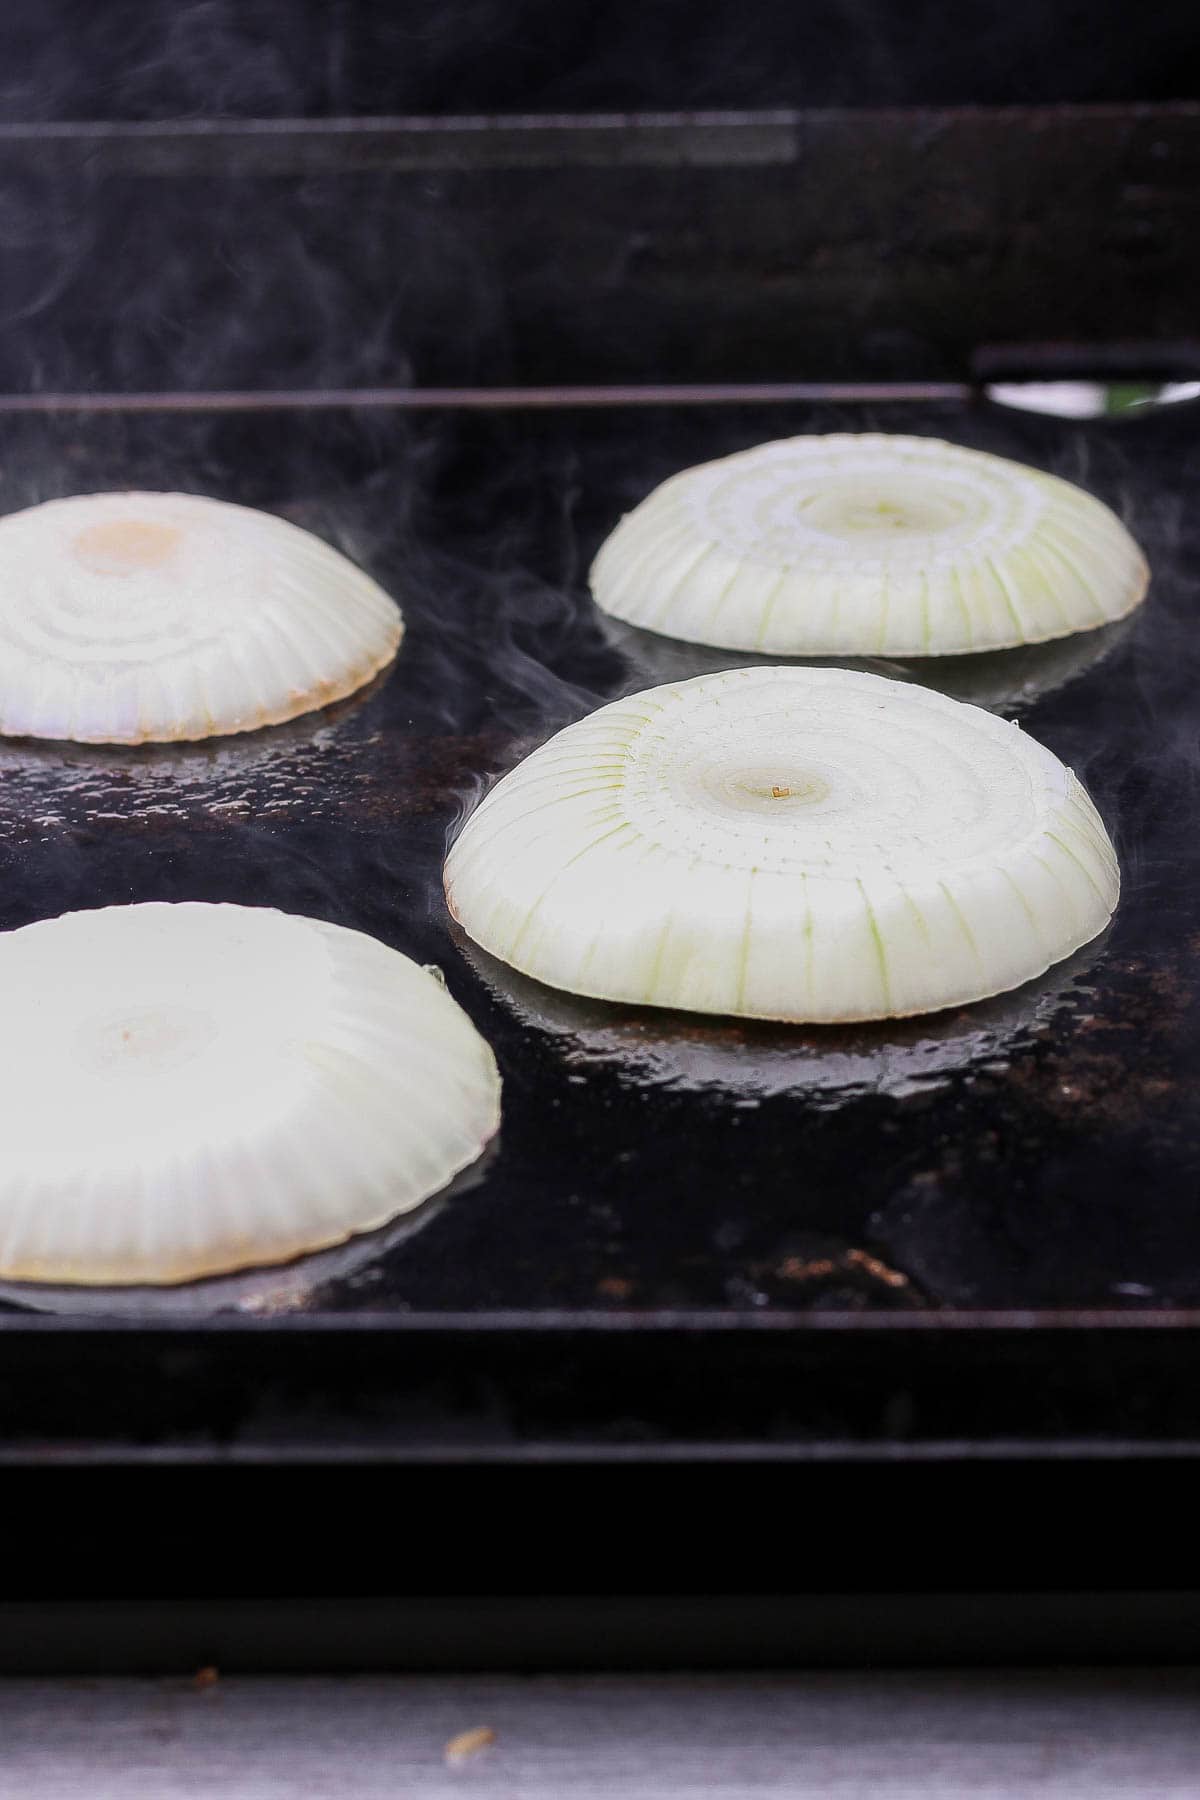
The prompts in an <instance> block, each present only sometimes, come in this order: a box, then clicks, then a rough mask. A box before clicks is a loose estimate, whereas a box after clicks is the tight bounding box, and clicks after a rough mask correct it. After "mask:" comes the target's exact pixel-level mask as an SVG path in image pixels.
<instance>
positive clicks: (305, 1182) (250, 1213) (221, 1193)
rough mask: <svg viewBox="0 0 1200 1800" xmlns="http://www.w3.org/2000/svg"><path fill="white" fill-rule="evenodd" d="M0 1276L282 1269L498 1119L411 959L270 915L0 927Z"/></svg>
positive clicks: (484, 1079)
mask: <svg viewBox="0 0 1200 1800" xmlns="http://www.w3.org/2000/svg"><path fill="white" fill-rule="evenodd" d="M0 992H3V994H4V1013H3V1025H2V1028H0V1092H2V1093H3V1094H4V1103H5V1122H4V1133H3V1138H2V1139H0V1275H2V1276H3V1277H5V1278H6V1279H8V1280H12V1281H42V1282H62V1283H69V1282H78V1283H88V1284H102V1283H141V1282H178V1281H186V1280H191V1279H193V1278H194V1277H198V1276H203V1275H211V1274H217V1273H222V1272H227V1271H230V1270H234V1269H239V1268H246V1267H251V1266H254V1265H256V1264H261V1263H270V1262H282V1261H284V1260H286V1259H288V1258H290V1257H294V1256H298V1255H300V1254H301V1253H302V1252H304V1251H307V1250H314V1249H319V1248H322V1247H324V1246H325V1245H329V1244H336V1243H341V1242H342V1241H343V1240H345V1239H346V1238H348V1237H350V1236H351V1235H352V1234H354V1233H356V1232H361V1231H369V1230H371V1229H373V1228H374V1227H376V1226H379V1225H382V1224H383V1223H385V1222H386V1221H387V1220H389V1219H392V1218H395V1217H396V1216H398V1215H399V1214H400V1213H404V1212H407V1211H409V1210H410V1209H411V1208H412V1207H414V1206H416V1205H418V1203H419V1202H420V1201H422V1200H424V1199H425V1198H427V1196H429V1195H431V1194H434V1193H436V1192H437V1191H438V1190H439V1189H440V1188H442V1187H444V1186H445V1184H446V1183H447V1182H448V1181H449V1180H450V1179H451V1177H452V1176H454V1175H455V1174H456V1173H457V1172H458V1171H459V1170H460V1169H463V1168H465V1167H466V1166H467V1165H468V1164H469V1163H471V1162H473V1161H474V1159H475V1158H476V1157H477V1156H478V1155H479V1153H480V1151H481V1150H482V1149H483V1147H484V1145H485V1144H486V1143H487V1141H488V1139H489V1138H490V1137H491V1136H492V1135H493V1133H494V1132H495V1131H496V1129H497V1126H498V1123H499V1096H500V1082H499V1076H498V1075H497V1072H496V1064H495V1061H494V1059H493V1057H492V1053H491V1051H490V1050H489V1049H488V1046H487V1045H486V1044H485V1043H484V1041H483V1039H482V1038H481V1037H480V1035H479V1033H478V1032H477V1031H476V1030H475V1028H474V1026H473V1025H472V1024H471V1022H470V1020H469V1019H468V1018H467V1016H466V1014H465V1013H464V1012H463V1011H462V1010H461V1009H460V1008H459V1007H458V1006H457V1005H456V1004H455V1002H454V1001H453V1000H452V999H451V998H450V996H449V994H448V993H447V992H446V990H445V988H444V987H443V985H442V984H441V982H440V981H439V980H438V979H437V978H436V976H435V975H434V974H431V973H430V972H429V971H428V970H425V969H422V968H420V967H418V965H417V964H416V963H414V962H411V961H410V960H409V959H408V958H407V957H405V956H401V955H400V954H399V953H398V952H397V951H394V950H390V949H388V948H387V947H386V945H384V944H381V943H378V942H377V941H376V940H375V939H374V938H371V937H367V936H365V935H364V934H363V933H361V932H357V931H348V930H345V929H344V928H342V927H340V926H335V925H327V924H323V923H321V922H319V921H317V920H313V919H301V918H294V917H292V916H290V915H288V914H286V913H279V912H274V911H270V910H268V909H266V908H255V907H242V906H207V905H198V904H185V905H176V906H168V905H145V906H128V907H108V908H105V909H103V910H101V911H97V912H80V913H67V914H64V915H63V917H61V918H58V919H51V920H45V921H42V922H41V923H39V924H36V925H27V926H25V927H24V928H23V929H22V930H20V931H13V932H6V933H4V934H2V935H0Z"/></svg>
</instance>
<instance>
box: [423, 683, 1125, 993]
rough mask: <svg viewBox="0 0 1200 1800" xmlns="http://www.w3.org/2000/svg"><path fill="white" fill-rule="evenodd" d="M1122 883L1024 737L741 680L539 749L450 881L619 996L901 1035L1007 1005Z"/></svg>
mask: <svg viewBox="0 0 1200 1800" xmlns="http://www.w3.org/2000/svg"><path fill="white" fill-rule="evenodd" d="M1118 891H1119V875H1118V870H1117V863H1116V857H1115V855H1114V853H1113V849H1112V846H1111V844H1110V843H1109V841H1108V837H1107V835H1106V833H1105V830H1104V827H1103V825H1102V823H1101V821H1100V818H1099V816H1098V814H1097V812H1096V809H1095V807H1094V806H1093V805H1092V803H1091V801H1090V800H1089V798H1088V796H1087V795H1086V793H1085V792H1084V790H1083V788H1082V787H1081V786H1080V784H1079V782H1078V781H1077V780H1076V779H1075V777H1074V775H1073V774H1072V773H1071V772H1070V770H1068V769H1066V768H1064V766H1063V765H1062V763H1060V762H1059V761H1058V759H1057V757H1055V756H1053V755H1051V753H1050V752H1049V751H1048V750H1046V749H1044V748H1043V747H1042V745H1040V744H1038V743H1036V742H1035V741H1034V740H1033V739H1032V738H1030V737H1028V736H1026V735H1025V734H1024V733H1023V732H1022V731H1021V730H1020V728H1019V727H1018V726H1016V725H1014V724H1010V723H1007V722H1005V721H1003V720H1001V719H998V718H995V717H994V716H993V715H992V714H990V713H985V712H982V711H980V710H979V709H978V708H976V707H973V706H964V705H962V704H961V703H960V702H958V701H955V700H948V699H946V698H945V697H944V696H943V695H940V694H935V693H932V692H930V691H929V690H928V689H925V688H919V687H915V686H909V685H906V684H902V683H899V682H894V681H885V680H882V679H880V678H879V677H878V676H874V675H861V674H856V673H851V672H850V671H847V670H841V669H803V668H801V669H791V668H769V667H768V668H759V669H739V670H733V671H729V672H727V673H725V674H720V675H710V676H704V677H701V678H700V679H698V680H695V681H687V682H682V683H680V684H678V685H676V686H670V687H660V688H651V689H649V690H647V691H646V692H644V693H640V694H634V695H632V696H630V697H629V698H628V699H624V700H618V701H616V702H614V703H613V704H612V705H610V706H605V707H602V708H601V709H600V710H599V711H598V712H596V713H593V714H592V715H591V716H590V717H588V718H586V719H583V720H581V721H580V722H579V723H578V724H575V725H571V726H568V727H567V729H566V730H565V731H561V732H559V733H558V735H557V736H556V737H554V738H552V739H551V740H550V742H549V743H547V744H545V745H543V746H542V748H541V749H540V750H536V751H535V752H534V753H533V755H532V756H530V757H528V758H527V759H526V760H525V761H524V762H523V763H521V764H520V765H519V766H518V767H517V768H516V769H514V770H513V771H512V773H511V774H509V775H507V776H505V777H504V779H503V780H502V781H500V782H499V783H498V784H497V786H496V787H494V788H493V789H492V791H491V792H490V793H489V794H488V795H487V796H486V797H485V798H484V800H483V801H482V802H481V804H480V805H479V806H478V807H477V808H476V810H475V811H474V813H473V814H472V815H471V816H470V818H469V819H468V820H467V823H466V825H465V826H464V828H463V830H462V831H461V833H460V835H459V837H458V838H457V840H456V842H455V843H454V845H453V847H452V849H451V852H450V855H449V858H448V860H447V863H446V893H447V898H448V901H449V905H450V908H451V911H452V913H453V914H454V916H455V917H456V918H457V919H458V920H459V922H460V923H461V925H462V927H463V929H464V930H465V931H466V932H467V934H468V936H470V937H471V938H473V939H474V940H475V942H476V943H478V944H480V945H481V946H482V947H483V948H484V949H485V950H488V951H490V952H491V953H492V954H493V955H494V956H497V957H499V958H501V959H502V960H503V961H505V962H508V963H510V964H511V965H512V966H513V967H514V968H516V969H519V970H520V971H521V972H522V973H524V974H526V975H532V976H535V977H536V978H537V979H538V980H540V981H545V982H548V983H549V984H550V985H551V986H557V987H563V988H567V989H569V990H571V991H572V992H575V993H580V994H587V995H591V996H593V997H595V998H597V999H606V1000H624V1001H630V1002H634V1003H638V1004H649V1005H655V1006H668V1007H680V1008H685V1009H690V1010H694V1011H698V1012H714V1013H731V1014H741V1015H743V1016H747V1017H752V1018H764V1019H795V1020H812V1021H846V1020H855V1019H878V1018H889V1017H902V1016H905V1015H908V1014H913V1013H920V1012H930V1011H934V1010H937V1009H938V1008H941V1007H946V1006H954V1005H958V1004H961V1003H964V1002H967V1001H971V1000H978V999H982V998H984V997H985V996H987V995H991V994H996V993H1001V992H1003V991H1005V990H1006V989H1008V988H1012V987H1016V986H1018V985H1019V984H1020V983H1022V982H1024V981H1027V980H1029V979H1030V978H1031V977H1032V976H1034V975H1038V974H1040V973H1041V972H1042V971H1043V970H1044V969H1046V968H1048V967H1049V966H1050V964H1051V963H1054V962H1057V961H1059V960H1060V959H1061V958H1063V957H1065V956H1068V955H1070V954H1071V952H1072V951H1073V950H1076V949H1078V948H1079V946H1080V945H1081V944H1085V943H1087V942H1088V941H1089V940H1090V939H1091V938H1093V937H1095V936H1096V935H1097V933H1099V932H1100V931H1101V930H1102V929H1103V928H1104V926H1105V925H1106V923H1107V922H1108V920H1109V918H1110V917H1111V915H1112V912H1113V909H1114V907H1115V905H1116V902H1117V896H1118Z"/></svg>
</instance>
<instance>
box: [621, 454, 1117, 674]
mask: <svg viewBox="0 0 1200 1800" xmlns="http://www.w3.org/2000/svg"><path fill="white" fill-rule="evenodd" d="M1148 580H1149V572H1148V570H1147V567H1146V563H1145V560H1144V558H1143V556H1142V554H1141V551H1140V550H1139V549H1138V546H1137V545H1136V544H1135V542H1134V540H1133V539H1132V537H1131V536H1130V535H1129V533H1128V532H1127V531H1126V529H1125V527H1124V526H1123V525H1122V524H1121V522H1120V520H1119V519H1118V518H1117V517H1116V515H1115V514H1114V513H1112V512H1111V511H1110V510H1109V508H1108V507H1106V506H1104V505H1102V504H1101V502H1100V501H1099V500H1096V499H1094V498H1093V497H1092V496H1091V495H1090V494H1086V493H1084V492H1083V490H1082V489H1081V488H1077V487H1074V486H1073V485H1072V484H1071V483H1070V482H1066V481H1061V480H1059V479H1058V478H1057V477H1056V476H1053V475H1046V474H1043V473H1042V472H1041V471H1040V470H1038V469H1031V468H1026V467H1025V466H1024V465H1023V464H1020V463H1015V462H1010V461H1008V460H1007V459H1005V458H1003V457H999V456H990V455H987V454H985V453H983V452H980V451H977V450H965V449H962V448H960V447H959V446H957V445H952V444H945V443H941V442H939V441H938V440H936V439H932V438H916V437H888V436H884V435H874V434H872V435H864V436H853V435H841V436H834V437H799V438H788V439H783V440H781V441H779V442H777V443H771V444H762V445H759V446H758V447H757V448H756V449H753V450H745V451H742V452H740V453H739V454H737V455H735V456H727V457H724V458H723V459H722V460H720V461H719V462H711V463H705V464H703V465H701V466H700V467H698V468H693V469H685V470H684V471H683V472H682V473H681V474H679V475H675V476H673V477H672V478H671V479H670V480H669V481H666V482H664V483H663V484H662V485H661V487H657V488H655V490H654V492H653V493H652V494H650V495H649V496H648V498H647V499H645V500H643V501H642V503H641V505H640V506H638V507H636V508H635V509H634V511H633V512H631V513H629V514H627V515H626V517H625V518H623V519H622V520H621V523H620V524H619V525H618V526H617V528H616V530H615V531H614V532H613V533H612V534H611V536H610V537H609V538H608V539H607V540H606V542H605V543H604V544H603V545H602V546H601V549H600V552H599V555H598V556H597V557H596V560H595V563H594V564H593V567H592V573H591V581H592V591H593V593H594V595H595V597H596V600H597V603H598V604H599V605H600V606H601V607H602V608H603V609H604V611H605V612H608V613H611V614H613V615H614V617H616V618H619V619H624V620H625V621H626V622H627V623H629V624H631V625H640V626H642V627H643V628H644V629H646V630H649V631H657V632H661V633H663V634H664V635H665V636H667V637H676V638H683V639H686V640H688V641H691V642H694V643H701V644H714V645H717V646H719V647H721V648H724V649H730V650H750V651H760V652H766V653H769V654H772V655H777V656H869V655H883V656H948V655H955V654H958V653H960V652H963V651H975V650H999V649H1004V648H1007V647H1010V646H1012V645H1014V644H1033V643H1041V642H1043V641H1044V640H1046V639H1048V638H1056V637H1065V636H1067V635H1068V634H1069V633H1071V632H1073V631H1087V630H1091V629H1092V628H1094V627H1095V626H1097V625H1105V624H1107V623H1109V622H1110V621H1111V620H1113V619H1118V618H1122V617H1123V616H1124V615H1125V614H1126V613H1128V612H1131V611H1132V610H1133V608H1134V607H1135V606H1137V605H1138V603H1139V601H1141V600H1142V598H1143V597H1144V595H1145V592H1146V585H1147V582H1148Z"/></svg>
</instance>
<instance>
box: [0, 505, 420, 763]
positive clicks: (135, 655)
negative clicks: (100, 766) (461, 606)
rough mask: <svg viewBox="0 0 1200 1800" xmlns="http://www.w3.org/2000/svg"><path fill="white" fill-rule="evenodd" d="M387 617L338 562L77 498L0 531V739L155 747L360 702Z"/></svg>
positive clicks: (180, 509)
mask: <svg viewBox="0 0 1200 1800" xmlns="http://www.w3.org/2000/svg"><path fill="white" fill-rule="evenodd" d="M403 629H404V628H403V622H402V620H401V616H400V610H399V608H398V607H397V606H396V604H395V602H394V601H393V600H390V599H389V598H388V596H387V595H386V594H385V593H384V592H383V589H382V588H380V587H379V586H378V585H377V584H376V583H375V582H374V581H372V580H371V578H370V576H369V575H366V574H364V572H363V571H362V570H361V569H359V568H356V566H355V565H354V564H353V563H352V562H351V561H350V560H349V558H348V557H345V556H343V555H342V554H341V552H340V551H337V550H335V549H333V547H332V546H331V545H329V544H327V543H325V542H324V541H323V540H322V539H320V538H317V537H314V536H313V535H312V533H311V532H308V531H302V530H301V529H300V527H299V526H297V525H292V524H289V523H288V521H287V520H286V519H280V518H276V517H275V515H274V514H273V513H264V512H258V511H256V510H254V509H253V508H251V507H246V506H233V505H230V504H229V503H228V502H226V501H222V500H209V499H205V498H203V497H202V496H200V495H197V494H152V493H113V494H81V495H76V496H73V497H72V498H70V499H66V500H47V501H45V502H44V503H43V504H42V505H40V506H31V507H28V508H26V509H25V510H24V511H23V512H16V513H10V514H9V515H8V516H7V517H6V518H3V519H0V734H2V735H4V736H6V737H39V738H69V739H72V740H74V741H76V742H79V743H86V744H142V743H173V742H180V741H185V740H194V739H197V738H206V737H220V736H224V735H226V734H228V733H231V732H238V731H253V730H255V729H257V728H258V727H259V726H262V725H276V724H279V723H281V722H282V721H283V720H285V719H292V718H295V717H296V716H297V715H298V714H300V713H304V712H311V711H313V710H314V709H315V708H317V707H322V706H328V705H329V704H330V703H331V702H333V701H335V700H340V699H342V698H343V697H344V696H345V695H347V694H352V693H354V692H355V690H356V689H358V688H360V687H363V686H364V685H365V684H366V683H367V682H368V681H370V680H371V679H372V677H373V676H374V675H376V674H377V673H378V672H379V670H380V669H382V668H383V667H384V666H385V664H387V663H389V662H390V661H391V660H392V657H393V656H394V655H395V654H396V649H397V646H398V645H399V643H400V639H401V636H402V634H403Z"/></svg>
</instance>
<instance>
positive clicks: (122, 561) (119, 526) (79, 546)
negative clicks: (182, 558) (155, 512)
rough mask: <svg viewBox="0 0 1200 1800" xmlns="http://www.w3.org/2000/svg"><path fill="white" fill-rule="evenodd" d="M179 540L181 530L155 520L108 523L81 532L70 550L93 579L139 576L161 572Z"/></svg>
mask: <svg viewBox="0 0 1200 1800" xmlns="http://www.w3.org/2000/svg"><path fill="white" fill-rule="evenodd" d="M179 536H180V533H179V530H178V527H176V526H174V525H160V524H156V523H155V521H154V520H152V519H108V520H105V521H104V522H103V523H102V524H99V525H88V526H86V527H85V529H84V530H83V531H81V532H78V533H77V534H76V536H75V538H74V540H73V542H72V544H71V549H72V551H73V553H74V556H75V560H76V562H80V563H82V564H83V566H84V568H85V569H87V570H89V571H90V572H91V574H93V575H137V574H140V573H141V572H142V570H144V569H157V568H160V567H161V566H162V564H163V563H165V562H166V560H167V558H168V557H169V556H170V555H171V552H172V551H173V550H174V548H175V546H176V544H177V543H178V542H179Z"/></svg>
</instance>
